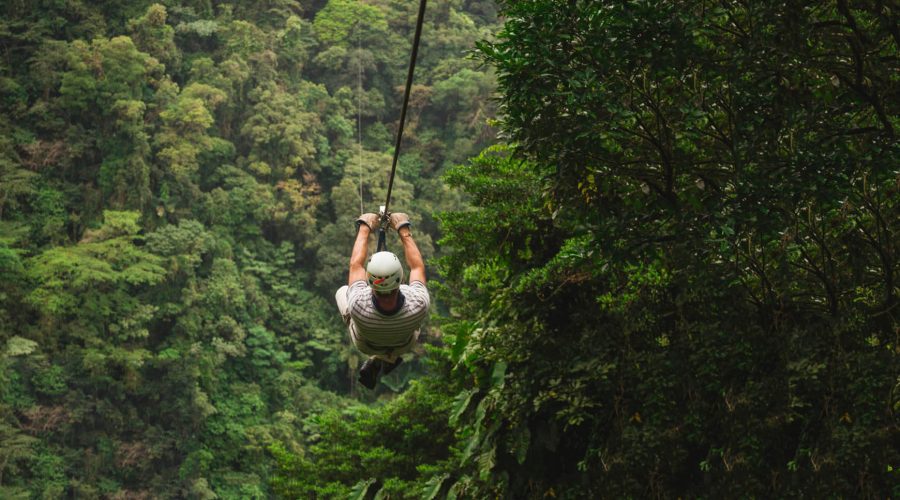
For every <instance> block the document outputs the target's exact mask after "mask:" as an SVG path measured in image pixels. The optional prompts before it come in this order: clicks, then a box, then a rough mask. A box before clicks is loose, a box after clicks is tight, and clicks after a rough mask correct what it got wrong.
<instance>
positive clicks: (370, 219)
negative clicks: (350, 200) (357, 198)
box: [356, 213, 379, 231]
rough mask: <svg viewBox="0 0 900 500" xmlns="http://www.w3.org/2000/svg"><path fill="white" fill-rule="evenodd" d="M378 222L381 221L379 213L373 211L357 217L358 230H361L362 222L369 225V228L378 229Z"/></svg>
mask: <svg viewBox="0 0 900 500" xmlns="http://www.w3.org/2000/svg"><path fill="white" fill-rule="evenodd" d="M378 222H379V220H378V215H376V214H373V213H368V214H362V215H360V216H359V218H358V219H356V230H357V231H358V230H359V226H360V224H365V225H366V226H368V227H369V229H371V230H372V231H374V230H376V229H378Z"/></svg>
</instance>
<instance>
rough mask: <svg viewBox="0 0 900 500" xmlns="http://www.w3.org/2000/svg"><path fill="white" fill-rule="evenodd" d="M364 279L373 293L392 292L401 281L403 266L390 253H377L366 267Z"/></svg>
mask: <svg viewBox="0 0 900 500" xmlns="http://www.w3.org/2000/svg"><path fill="white" fill-rule="evenodd" d="M366 277H367V278H368V280H369V286H371V287H372V290H375V293H388V292H392V291H394V290H396V289H398V288H400V282H401V281H403V266H402V265H400V259H398V258H397V256H396V255H394V254H392V253H391V252H377V253H376V254H375V255H372V259H371V260H369V265H368V266H366Z"/></svg>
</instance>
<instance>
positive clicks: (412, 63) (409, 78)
mask: <svg viewBox="0 0 900 500" xmlns="http://www.w3.org/2000/svg"><path fill="white" fill-rule="evenodd" d="M426 1H427V0H420V1H419V17H418V18H417V19H416V34H415V36H414V37H413V46H412V53H411V54H410V55H409V71H408V72H407V74H406V91H405V92H404V93H403V107H402V108H400V126H399V127H398V128H397V142H396V143H395V144H394V160H393V162H392V163H391V176H390V179H389V180H388V190H387V199H386V200H385V202H384V209H383V210H382V212H381V222H382V224H381V226H382V227H381V229H380V230H379V233H378V251H379V252H380V251H382V250H384V249H385V248H386V245H385V241H384V240H385V238H384V225H385V223H386V222H387V219H388V214H389V213H390V212H388V207H389V206H390V204H391V190H392V189H393V188H394V174H395V173H396V172H397V159H398V158H399V157H400V141H401V139H403V124H404V122H405V121H406V108H407V107H408V106H409V94H410V92H411V91H412V82H413V73H414V72H415V70H416V57H417V56H418V55H419V39H421V38H422V24H423V22H424V20H425V3H426Z"/></svg>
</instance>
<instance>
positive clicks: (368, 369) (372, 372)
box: [358, 358, 381, 389]
mask: <svg viewBox="0 0 900 500" xmlns="http://www.w3.org/2000/svg"><path fill="white" fill-rule="evenodd" d="M380 371H381V360H380V359H376V358H369V359H367V360H365V361H364V362H363V364H362V366H361V367H359V379H358V380H359V383H360V384H362V385H363V386H365V387H367V388H369V389H374V388H375V384H377V383H378V372H380Z"/></svg>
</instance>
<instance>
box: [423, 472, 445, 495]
mask: <svg viewBox="0 0 900 500" xmlns="http://www.w3.org/2000/svg"><path fill="white" fill-rule="evenodd" d="M448 478H450V474H441V475H440V476H434V477H432V478H431V479H429V480H428V482H426V483H425V486H424V488H423V489H422V496H421V498H422V500H434V499H435V498H437V496H438V494H439V493H440V492H441V487H442V486H443V485H444V482H445V481H446V480H447V479H448Z"/></svg>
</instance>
